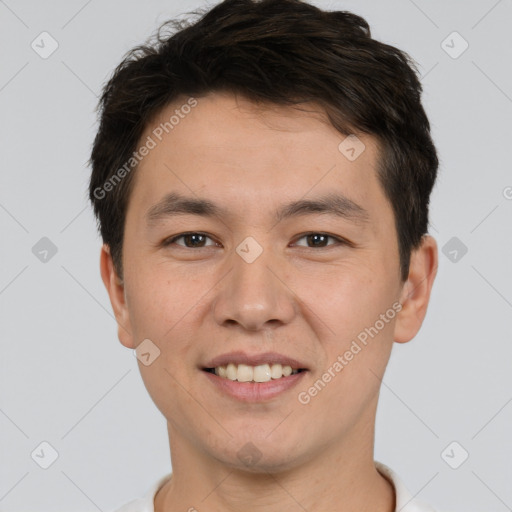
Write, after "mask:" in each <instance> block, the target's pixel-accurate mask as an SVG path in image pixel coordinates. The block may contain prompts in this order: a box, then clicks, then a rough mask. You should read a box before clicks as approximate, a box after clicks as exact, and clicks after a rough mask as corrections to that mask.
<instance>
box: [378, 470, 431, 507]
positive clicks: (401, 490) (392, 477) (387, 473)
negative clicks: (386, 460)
mask: <svg viewBox="0 0 512 512" xmlns="http://www.w3.org/2000/svg"><path fill="white" fill-rule="evenodd" d="M375 467H376V468H377V471H378V472H379V473H380V474H381V475H383V476H384V477H386V478H387V479H388V480H389V481H390V482H391V483H392V484H393V487H394V488H395V496H396V507H395V510H399V511H400V512H440V511H437V510H435V509H434V508H432V507H431V506H430V505H427V504H426V503H423V502H421V501H419V500H417V499H416V498H414V497H413V496H412V495H411V493H410V492H409V490H408V489H407V488H406V487H405V485H404V483H403V482H402V480H401V479H400V477H399V476H398V475H397V473H395V472H394V471H393V470H392V469H391V468H390V467H388V466H386V465H385V464H383V463H382V462H378V461H375Z"/></svg>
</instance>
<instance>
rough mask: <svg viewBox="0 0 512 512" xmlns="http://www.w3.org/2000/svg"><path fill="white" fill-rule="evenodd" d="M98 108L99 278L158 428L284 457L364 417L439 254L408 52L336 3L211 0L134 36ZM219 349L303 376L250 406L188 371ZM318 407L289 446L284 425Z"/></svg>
mask: <svg viewBox="0 0 512 512" xmlns="http://www.w3.org/2000/svg"><path fill="white" fill-rule="evenodd" d="M168 28H172V29H173V30H172V31H171V33H166V30H167V29H168ZM100 114H101V115H100V126H99V130H98V133H97V136H96V139H95V141H94V146H93V150H92V155H91V163H92V176H91V181H90V189H89V193H90V199H91V201H92V204H93V207H94V212H95V215H96V216H97V219H98V225H99V229H100V232H101V236H102V238H103V242H104V246H103V248H102V253H101V272H102V277H103V280H104V282H105V285H106V287H107V290H108V292H109V296H110V299H111V301H112V306H113V308H114V312H115V315H116V319H117V322H118V325H119V328H118V329H119V338H120V340H121V342H122V343H123V344H124V345H125V346H127V347H130V348H136V347H137V346H139V344H140V343H141V342H142V341H143V340H145V339H149V340H151V343H152V344H154V346H156V347H158V350H159V351H160V355H159V357H158V358H156V359H155V360H154V362H153V363H152V364H151V365H149V366H145V365H144V364H142V363H140V364H139V366H140V369H141V372H142V376H143V378H144V382H145V384H146V386H147V388H148V390H149V392H150V394H151V396H152V398H153V400H154V401H155V403H156V404H157V406H158V407H159V408H160V410H161V411H162V413H163V414H164V415H165V417H166V418H167V419H168V422H169V424H170V425H172V426H171V428H173V429H174V431H175V432H176V433H179V434H181V436H182V437H183V439H186V440H188V441H189V442H190V445H191V446H200V448H201V450H202V453H210V454H212V455H213V456H214V457H215V458H217V459H222V460H223V461H224V462H225V463H227V464H232V465H236V464H237V463H238V462H240V461H239V460H238V462H237V457H236V454H237V453H239V450H240V449H241V447H243V446H244V445H245V443H246V442H248V441H249V440H250V441H251V442H253V443H254V444H255V445H256V446H258V449H259V450H261V453H262V454H263V457H262V459H261V460H262V462H261V464H263V465H267V467H276V465H279V466H280V467H287V466H288V467H290V466H291V465H293V464H296V463H298V461H299V460H306V459H307V457H312V454H314V453H318V451H319V449H320V448H326V447H327V446H328V445H329V444H330V443H333V442H335V440H339V439H343V438H345V439H346V440H348V438H349V437H350V436H354V435H355V432H356V431H357V432H360V431H361V430H360V429H356V427H357V426H362V425H363V426H364V425H369V424H370V423H371V421H372V418H373V416H374V413H375V407H376V401H377V397H378V389H379V385H380V381H379V378H381V377H382V375H383V373H384V370H385V367H386V364H387V361H388V358H389V354H390V350H391V346H392V343H393V341H397V342H405V341H409V340H410V339H411V338H412V337H414V335H415V334H416V332H417V331H418V329H419V327H420V325H421V323H422V321H423V318H424V315H425V312H426V308H427V304H428V299H429V294H430V289H431V286H432V283H433V279H434V275H435V269H436V266H437V252H436V245H435V242H434V240H433V239H432V238H431V237H429V236H428V235H427V227H428V205H429V197H430V193H431V190H432V187H433V184H434V181H435V178H436V172H437V167H438V159H437V156H436V150H435V148H434V145H433V142H432V139H431V136H430V127H429V122H428V119H427V116H426V114H425V111H424V109H423V107H422V104H421V84H420V82H419V80H418V78H417V73H416V70H415V67H414V63H413V62H412V61H411V59H410V58H409V57H408V56H407V55H406V54H405V53H404V52H402V51H400V50H398V49H396V48H394V47H392V46H389V45H386V44H383V43H380V42H378V41H376V40H374V39H372V38H371V34H370V29H369V27H368V24H367V23H366V21H365V20H364V19H362V18H361V17H359V16H356V15H354V14H351V13H348V12H325V11H322V10H320V9H318V8H316V7H314V6H312V5H309V4H307V3H304V2H300V1H298V0H263V1H260V2H255V1H251V0H227V1H224V2H222V3H221V4H219V5H217V6H216V7H214V8H213V9H211V10H210V11H208V12H206V13H204V14H203V15H202V17H201V18H200V19H199V20H197V21H195V22H194V23H191V24H189V25H182V24H179V23H177V22H168V23H167V24H165V25H164V26H163V27H162V28H161V30H160V31H159V34H158V37H157V38H156V40H155V41H151V42H148V43H147V44H146V45H144V46H141V47H138V48H136V49H134V50H132V51H131V52H130V53H129V54H128V55H127V56H126V57H125V58H124V59H123V61H122V62H121V64H120V65H119V66H118V67H117V68H116V70H115V72H114V74H113V76H112V77H111V79H110V80H109V82H108V83H107V85H106V86H105V89H104V93H103V95H102V98H101V102H100ZM333 210H336V212H337V213H333ZM186 233H189V235H184V236H181V237H180V238H178V235H180V234H181V235H183V234H186ZM194 233H195V235H194ZM329 242H331V243H329ZM332 242H334V243H332ZM244 253H245V254H244ZM249 254H250V255H251V257H248V255H249ZM362 333H366V336H365V335H364V334H362ZM354 342H355V345H354ZM356 347H357V348H356ZM231 351H244V352H246V353H248V354H259V353H262V352H269V351H273V352H279V353H281V354H285V355H287V356H290V357H293V358H295V359H297V360H298V361H299V362H300V363H301V364H302V365H304V368H305V369H306V371H305V372H303V373H304V375H303V376H302V377H301V383H300V389H299V388H296V389H294V391H291V390H290V391H287V392H285V393H284V394H281V395H279V396H277V397H275V398H273V399H271V400H269V401H268V402H266V403H265V404H263V405H262V404H261V403H260V404H251V405H248V404H246V403H242V402H239V401H237V400H236V399H233V398H232V397H227V396H224V395H222V394H220V393H219V391H218V390H216V389H213V388H210V387H209V386H208V384H207V382H209V381H206V380H205V381H204V382H203V379H207V378H209V377H208V376H206V375H205V372H204V371H203V370H204V367H205V365H207V364H208V362H209V361H211V359H212V358H215V357H216V356H218V355H219V354H224V353H226V352H231ZM347 351H349V352H351V353H352V356H349V355H348V353H347ZM344 354H347V358H349V359H348V360H347V358H344V357H343V355H344ZM338 356H341V357H342V359H343V361H344V363H341V361H340V359H339V357H338ZM336 361H338V362H339V364H341V365H342V368H341V369H339V368H340V367H339V366H336V365H335V362H336ZM345 363H346V364H345ZM329 368H330V369H331V370H330V371H329ZM337 369H338V370H337ZM326 371H329V373H330V375H331V378H330V379H328V380H329V383H325V382H324V381H325V379H323V380H322V375H324V374H325V372H326ZM334 375H335V376H334ZM319 379H320V380H322V382H324V384H326V385H325V389H323V388H322V390H321V392H320V391H319V390H318V388H319V387H322V386H321V385H320V384H318V381H319ZM315 382H316V383H317V385H316V388H317V392H314V391H311V392H309V391H308V389H311V388H312V387H315V386H314V385H315ZM300 391H302V392H303V394H302V395H301V396H302V399H301V397H300V396H299V394H300V393H299V392H300ZM304 393H305V394H304ZM317 395H318V396H317ZM191 396H192V397H195V398H199V399H201V398H202V399H204V403H203V404H202V406H201V407H199V405H198V404H197V403H196V402H195V401H193V400H191V398H190V397H191ZM308 396H309V397H310V398H309V399H308V398H307V397H308ZM291 397H294V398H293V399H291ZM313 397H314V399H312V398H313ZM209 406H211V408H209ZM290 411H293V412H295V414H294V420H293V422H290V423H289V424H288V430H287V428H286V427H283V428H281V429H277V430H276V431H275V432H273V433H272V435H269V432H270V431H272V428H274V427H275V425H277V424H278V423H279V421H280V420H282V419H283V418H284V417H285V416H286V415H287V414H289V413H290ZM198 417H201V418H202V421H198V422H197V423H194V426H193V427H191V426H190V424H191V421H192V419H193V418H198ZM319 417H321V418H322V419H323V422H320V423H321V424H322V427H321V428H318V427H315V429H317V430H316V431H315V432H316V433H313V434H312V435H311V436H308V440H307V441H304V440H303V441H301V442H300V443H299V444H298V445H297V442H298V441H299V438H301V435H302V434H301V431H300V430H301V429H295V430H297V432H295V433H294V434H292V435H290V433H289V429H290V428H291V429H293V427H294V425H297V424H300V425H304V424H306V425H308V424H310V425H311V426H312V425H313V424H317V421H318V418H319ZM213 418H215V420H214V419H213ZM297 422H298V423H297ZM344 436H345V437H344ZM352 440H353V438H352ZM347 442H348V441H347ZM291 446H299V448H298V451H297V450H294V453H293V454H292V453H291V450H290V449H289V448H290V447H291Z"/></svg>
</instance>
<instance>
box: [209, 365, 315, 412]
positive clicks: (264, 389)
mask: <svg viewBox="0 0 512 512" xmlns="http://www.w3.org/2000/svg"><path fill="white" fill-rule="evenodd" d="M213 361H214V362H215V361H216V360H215V359H214V360H213ZM219 366H220V365H219ZM201 373H202V374H203V375H204V376H205V377H206V378H207V379H208V380H209V381H210V382H211V383H212V384H213V385H214V386H215V387H216V388H217V389H218V390H219V391H221V392H223V393H226V394H228V395H229V396H231V397H233V398H236V399H237V400H239V401H241V402H264V401H266V400H270V399H271V398H274V397H276V396H278V395H280V394H281V393H284V392H285V391H288V390H290V389H291V388H293V387H294V386H296V385H297V384H298V383H299V381H300V380H301V379H302V378H303V377H304V375H305V374H306V373H308V372H307V371H306V370H305V371H302V372H299V373H295V374H293V375H289V376H288V377H281V378H280V379H275V380H270V381H268V382H238V381H237V380H230V379H226V378H224V377H219V376H218V375H215V374H214V373H210V372H207V371H201Z"/></svg>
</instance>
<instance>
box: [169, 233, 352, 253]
mask: <svg viewBox="0 0 512 512" xmlns="http://www.w3.org/2000/svg"><path fill="white" fill-rule="evenodd" d="M187 235H201V236H205V237H207V238H210V240H213V238H212V237H210V236H209V235H207V234H206V233H202V232H200V231H188V232H186V233H180V234H179V235H176V236H173V237H171V238H167V239H166V240H164V241H163V242H162V246H163V247H168V246H170V245H172V244H174V243H175V242H176V240H179V239H180V238H183V237H185V236H187ZM310 235H321V236H324V237H327V238H332V239H333V240H335V241H336V242H337V243H336V244H330V245H329V244H328V245H327V246H325V247H307V246H306V247H304V246H299V247H304V248H306V249H327V248H328V247H333V246H336V245H338V246H340V245H347V246H349V247H353V244H352V243H351V242H349V241H348V240H345V239H344V238H340V237H338V236H334V235H331V234H329V233H324V232H322V231H310V232H308V233H303V234H301V235H300V236H299V237H298V238H297V239H296V240H297V241H298V240H301V239H302V238H305V237H307V236H310ZM216 243H217V242H216ZM178 246H179V247H182V248H183V249H206V248H207V247H213V246H206V247H195V248H194V247H186V246H184V245H179V244H178Z"/></svg>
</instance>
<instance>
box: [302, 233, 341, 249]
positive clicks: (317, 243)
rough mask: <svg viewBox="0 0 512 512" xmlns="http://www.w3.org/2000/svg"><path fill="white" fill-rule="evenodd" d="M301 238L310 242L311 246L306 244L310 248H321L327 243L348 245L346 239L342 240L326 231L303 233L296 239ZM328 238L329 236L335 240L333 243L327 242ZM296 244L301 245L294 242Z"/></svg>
mask: <svg viewBox="0 0 512 512" xmlns="http://www.w3.org/2000/svg"><path fill="white" fill-rule="evenodd" d="M303 238H305V239H306V243H307V244H309V243H311V244H312V245H311V246H310V245H308V247H310V248H320V249H321V248H323V247H327V246H329V245H348V242H347V241H346V240H343V239H342V238H339V237H336V236H333V235H329V234H327V233H316V232H313V233H305V234H304V235H302V236H301V237H300V238H298V239H297V240H302V239H303ZM329 238H331V239H332V240H335V243H334V244H327V240H328V239H329ZM296 245H299V246H301V244H296Z"/></svg>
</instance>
